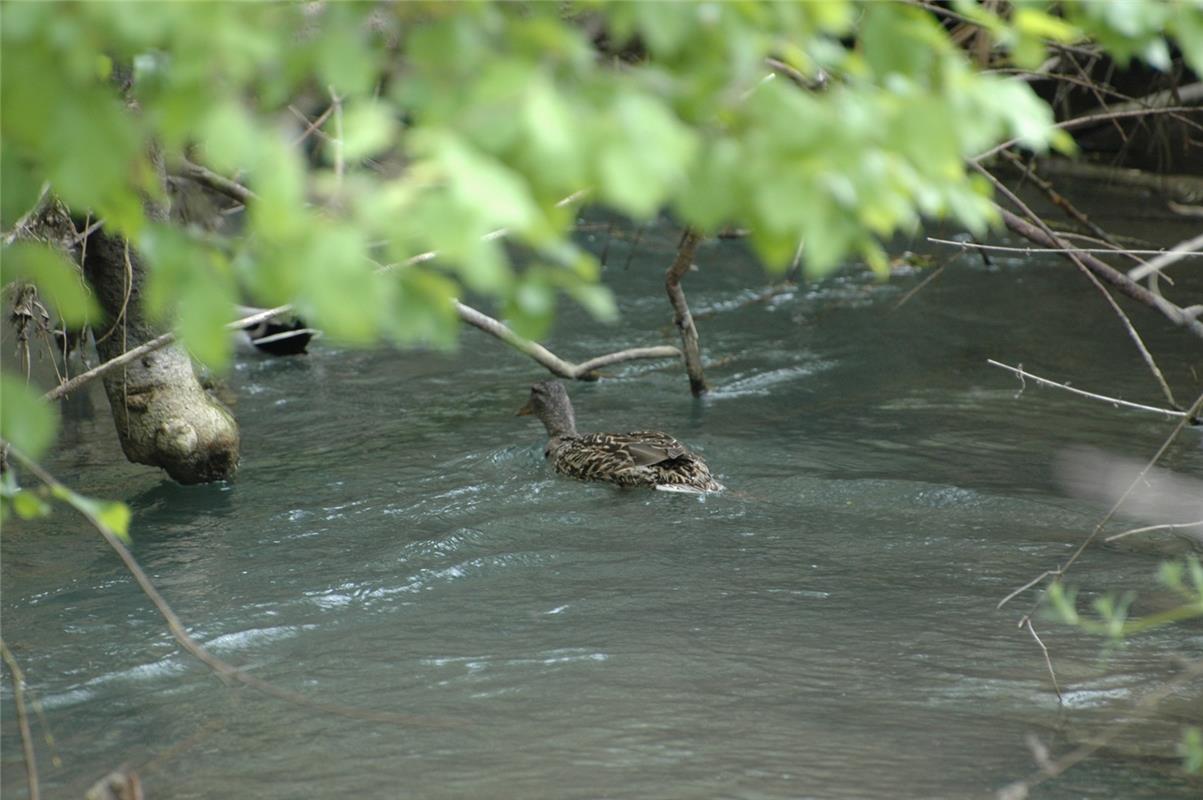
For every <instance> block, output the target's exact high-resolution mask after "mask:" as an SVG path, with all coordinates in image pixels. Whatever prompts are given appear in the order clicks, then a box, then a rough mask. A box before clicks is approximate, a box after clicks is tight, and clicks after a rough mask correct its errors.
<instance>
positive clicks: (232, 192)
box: [176, 161, 258, 205]
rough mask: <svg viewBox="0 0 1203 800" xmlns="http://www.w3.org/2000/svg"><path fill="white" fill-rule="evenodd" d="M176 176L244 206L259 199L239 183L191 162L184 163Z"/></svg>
mask: <svg viewBox="0 0 1203 800" xmlns="http://www.w3.org/2000/svg"><path fill="white" fill-rule="evenodd" d="M176 174H177V175H180V176H182V177H185V178H188V179H189V180H193V181H196V182H197V183H199V184H201V185H202V186H205V187H207V188H209V189H212V190H213V191H215V192H217V193H218V194H224V195H225V196H226V197H228V198H230V199H231V200H237V201H238V202H239V203H242V204H243V205H247V204H248V203H249V202H250V201H251V200H254V199H256V198H257V197H258V195H257V194H255V193H254V192H252V191H251V190H250V189H248V188H246V187H245V186H243V185H242V184H241V183H239V182H238V181H232V180H230V179H229V178H227V177H225V176H224V175H218V174H217V173H216V172H214V171H213V170H211V169H209V168H207V167H202V166H201V165H200V164H194V163H192V162H191V161H184V162H183V163H181V164H180V166H179V167H178V168H177V170H176Z"/></svg>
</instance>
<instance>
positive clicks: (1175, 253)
mask: <svg viewBox="0 0 1203 800" xmlns="http://www.w3.org/2000/svg"><path fill="white" fill-rule="evenodd" d="M1200 247H1203V234H1199V235H1198V236H1196V237H1195V238H1193V239H1187V240H1186V241H1185V242H1179V243H1178V244H1176V245H1174V246H1173V247H1172V248H1170V249H1169V250H1168V251H1166V252H1164V253H1162V254H1161V255H1159V256H1157V258H1154V259H1152V260H1150V261H1149V263H1147V264H1142V265H1141V266H1139V267H1135V268H1134V269H1130V270H1128V278H1129V279H1131V280H1134V281H1139V280H1142V279H1143V278H1145V277H1147V276H1149V275H1152V274H1153V273H1154V272H1158V271H1159V270H1163V269H1165V268H1166V267H1168V266H1169V265H1170V264H1173V263H1174V262H1176V261H1181V260H1182V259H1184V258H1190V257H1191V256H1196V255H1203V253H1200V252H1199V248H1200Z"/></svg>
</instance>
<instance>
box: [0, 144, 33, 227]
mask: <svg viewBox="0 0 1203 800" xmlns="http://www.w3.org/2000/svg"><path fill="white" fill-rule="evenodd" d="M40 191H41V182H40V181H39V180H38V179H37V178H36V177H35V176H34V172H33V170H31V169H30V168H29V164H27V163H26V161H25V160H24V159H23V158H20V157H19V156H18V148H17V146H16V145H14V144H12V143H11V142H2V143H0V225H2V226H3V228H4V230H6V231H7V230H11V229H12V227H13V226H14V225H15V224H16V223H17V220H18V219H20V218H21V217H22V216H23V215H25V214H26V213H27V212H29V211H31V210H32V209H33V205H34V203H36V202H37V201H38V194H39V192H40Z"/></svg>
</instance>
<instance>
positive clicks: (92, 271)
mask: <svg viewBox="0 0 1203 800" xmlns="http://www.w3.org/2000/svg"><path fill="white" fill-rule="evenodd" d="M158 166H159V168H160V170H161V164H159V165H158ZM160 174H161V173H160ZM168 211H169V208H168V206H167V204H166V203H165V202H164V203H161V204H156V203H153V202H150V201H148V203H147V214H148V216H149V217H151V218H152V219H155V220H157V221H165V220H166V219H167V217H168ZM144 273H145V270H144V268H143V265H142V261H141V258H140V257H139V256H138V253H137V251H136V250H134V249H133V248H132V247H130V246H129V243H128V242H127V241H126V240H125V239H122V238H121V237H118V236H112V235H110V234H108V233H106V232H104V231H103V230H101V231H97V232H96V233H94V234H93V235H92V236H91V237H90V238H89V240H88V243H87V257H86V258H85V260H84V276H85V277H86V278H87V280H88V283H89V284H90V285H91V287H92V291H93V292H94V293H95V294H96V297H97V300H98V301H99V303H100V307H101V310H102V312H103V316H104V320H103V321H102V322H101V324H100V325H98V326H96V327H95V329H94V330H95V335H96V349H97V351H98V353H99V355H100V358H101V359H102V360H104V361H107V360H109V359H112V358H115V357H117V356H120V355H121V354H122V353H124V352H126V351H127V350H130V349H132V348H134V347H137V346H139V345H141V344H144V343H146V342H149V341H151V340H153V339H155V338H156V337H157V336H158V335H159V334H160V333H161V331H158V330H155V329H154V328H153V327H152V325H151V324H150V322H149V321H148V320H147V319H146V318H145V316H144V314H143V309H142V290H143V287H144V284H145V274H144ZM104 387H105V392H106V393H107V394H108V397H109V404H110V405H111V406H112V410H113V421H114V422H115V423H116V426H117V436H118V438H119V439H120V440H121V449H122V450H124V451H125V455H126V457H127V458H128V459H129V460H130V461H133V462H136V463H139V464H148V465H150V466H156V467H162V468H163V469H165V470H167V474H168V475H170V476H171V477H172V479H174V480H176V481H179V482H180V483H186V484H192V483H208V482H210V481H218V480H225V479H227V478H230V477H232V476H233V475H234V472H235V470H237V468H238V452H239V449H238V448H239V436H238V424H237V423H236V422H235V421H234V416H233V414H231V413H230V411H229V409H227V408H226V407H225V406H224V405H223V404H222V403H221V402H220V401H219V400H217V399H216V398H214V397H212V396H211V395H210V394H209V393H208V392H206V391H205V390H204V388H202V387H201V384H200V381H199V380H197V377H196V373H195V372H194V371H193V368H192V359H191V358H189V356H188V353H187V351H186V350H184V348H183V347H181V346H180V345H179V344H175V343H173V344H170V345H168V346H166V347H163V348H161V349H158V350H155V351H153V352H148V353H146V354H144V355H143V356H141V357H140V358H137V359H135V360H133V361H131V362H129V363H128V364H126V365H125V366H124V367H123V368H122V369H121V370H120V371H118V370H113V371H111V372H109V373H108V374H106V375H105V376H104Z"/></svg>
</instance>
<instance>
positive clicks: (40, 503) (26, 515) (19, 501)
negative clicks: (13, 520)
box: [8, 489, 50, 519]
mask: <svg viewBox="0 0 1203 800" xmlns="http://www.w3.org/2000/svg"><path fill="white" fill-rule="evenodd" d="M8 499H9V500H10V501H11V502H12V504H13V511H16V512H17V516H18V517H20V518H21V519H36V518H37V517H44V516H46V515H47V514H49V513H50V504H49V503H47V502H46V501H45V500H43V499H42V498H40V497H38V495H37V494H35V493H34V492H31V491H29V490H28V489H22V490H20V491H18V492H17V493H15V494H13V495H12V496H11V497H9V498H8Z"/></svg>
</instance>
